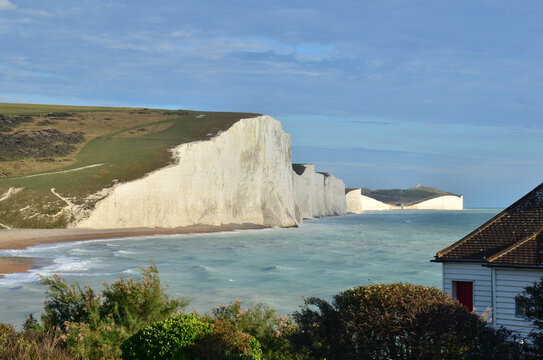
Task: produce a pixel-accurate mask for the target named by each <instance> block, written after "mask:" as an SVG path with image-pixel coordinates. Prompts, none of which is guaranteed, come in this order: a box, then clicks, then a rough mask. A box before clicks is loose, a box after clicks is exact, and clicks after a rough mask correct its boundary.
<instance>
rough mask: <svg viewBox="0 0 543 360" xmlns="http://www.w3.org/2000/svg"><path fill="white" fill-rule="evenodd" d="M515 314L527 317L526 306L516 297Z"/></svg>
mask: <svg viewBox="0 0 543 360" xmlns="http://www.w3.org/2000/svg"><path fill="white" fill-rule="evenodd" d="M515 316H516V317H522V318H523V317H526V308H525V307H524V306H522V305H520V304H519V303H518V301H517V299H515Z"/></svg>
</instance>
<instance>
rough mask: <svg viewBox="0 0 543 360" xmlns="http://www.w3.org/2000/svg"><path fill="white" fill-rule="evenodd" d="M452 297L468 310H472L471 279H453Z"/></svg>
mask: <svg viewBox="0 0 543 360" xmlns="http://www.w3.org/2000/svg"><path fill="white" fill-rule="evenodd" d="M452 290H453V297H454V298H455V299H457V300H458V301H459V302H460V304H462V305H464V307H465V308H466V309H467V310H468V311H470V312H471V311H473V282H472V281H453V282H452Z"/></svg>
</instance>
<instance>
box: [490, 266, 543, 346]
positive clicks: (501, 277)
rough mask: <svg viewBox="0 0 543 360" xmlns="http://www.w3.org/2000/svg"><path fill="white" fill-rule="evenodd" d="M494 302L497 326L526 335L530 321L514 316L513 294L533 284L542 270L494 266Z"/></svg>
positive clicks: (541, 274) (530, 325)
mask: <svg viewBox="0 0 543 360" xmlns="http://www.w3.org/2000/svg"><path fill="white" fill-rule="evenodd" d="M495 272H496V280H495V281H496V284H495V286H496V303H495V306H494V316H495V318H494V321H495V324H496V325H497V326H505V327H507V328H508V329H510V330H514V331H517V332H518V333H519V334H520V335H521V336H522V337H526V336H527V335H528V333H529V332H530V330H531V329H532V328H533V327H532V322H531V321H528V320H525V319H524V318H522V317H517V316H515V296H517V295H518V294H520V293H522V292H523V291H524V288H525V287H526V286H530V285H533V283H534V282H536V281H539V280H540V279H541V277H542V276H543V270H522V269H500V268H496V269H495Z"/></svg>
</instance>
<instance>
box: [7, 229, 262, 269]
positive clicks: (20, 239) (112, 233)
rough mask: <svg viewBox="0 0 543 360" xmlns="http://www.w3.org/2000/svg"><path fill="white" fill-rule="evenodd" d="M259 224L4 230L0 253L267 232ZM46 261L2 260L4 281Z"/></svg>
mask: <svg viewBox="0 0 543 360" xmlns="http://www.w3.org/2000/svg"><path fill="white" fill-rule="evenodd" d="M267 228H269V226H263V225H257V224H248V223H246V224H225V225H191V226H182V227H176V228H144V227H142V228H124V229H11V230H2V231H0V250H19V249H26V248H28V247H31V246H36V245H46V244H57V243H63V242H73V241H85V240H100V239H114V238H125V237H136V236H153V235H181V234H201V233H215V232H222V231H235V230H257V229H267ZM43 260H44V259H40V258H32V257H15V256H5V257H0V278H2V277H4V276H3V275H6V274H13V273H21V272H26V271H29V270H33V269H38V268H41V267H43V266H45V264H44V261H43Z"/></svg>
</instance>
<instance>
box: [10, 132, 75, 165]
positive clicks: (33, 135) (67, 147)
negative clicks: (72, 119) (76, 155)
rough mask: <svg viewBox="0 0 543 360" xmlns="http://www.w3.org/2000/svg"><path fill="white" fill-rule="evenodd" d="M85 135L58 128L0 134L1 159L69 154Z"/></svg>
mask: <svg viewBox="0 0 543 360" xmlns="http://www.w3.org/2000/svg"><path fill="white" fill-rule="evenodd" d="M83 135H84V134H83V133H82V132H81V131H75V132H72V133H69V134H66V133H63V132H60V131H59V130H57V129H41V130H32V131H17V132H15V133H13V134H0V161H6V160H15V159H21V158H26V157H35V158H41V157H51V156H64V155H68V154H69V153H71V152H72V151H74V150H75V146H74V144H79V143H82V142H83V141H85V137H84V136H83Z"/></svg>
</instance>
